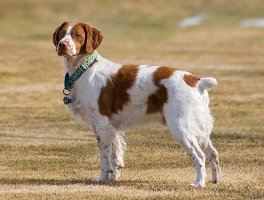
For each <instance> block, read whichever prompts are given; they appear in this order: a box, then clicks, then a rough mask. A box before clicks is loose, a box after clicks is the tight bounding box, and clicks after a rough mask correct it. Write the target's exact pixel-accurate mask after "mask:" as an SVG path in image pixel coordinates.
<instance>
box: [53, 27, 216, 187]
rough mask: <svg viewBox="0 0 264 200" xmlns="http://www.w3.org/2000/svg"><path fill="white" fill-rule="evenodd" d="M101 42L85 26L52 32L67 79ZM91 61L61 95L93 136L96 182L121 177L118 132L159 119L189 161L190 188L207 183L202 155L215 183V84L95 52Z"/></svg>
mask: <svg viewBox="0 0 264 200" xmlns="http://www.w3.org/2000/svg"><path fill="white" fill-rule="evenodd" d="M102 39H103V36H102V33H101V32H100V31H99V30H97V29H96V28H94V27H93V26H92V25H91V24H89V23H71V22H64V23H62V25H61V26H59V27H58V28H57V29H56V30H55V32H54V34H53V43H54V45H55V46H56V52H57V54H58V55H59V56H63V61H64V67H65V70H66V72H67V73H68V76H69V77H71V76H73V75H74V73H75V72H76V71H77V70H78V68H80V66H81V64H82V63H84V62H86V60H87V59H88V60H89V59H90V57H91V55H93V56H94V54H95V53H96V51H95V50H96V48H97V47H98V46H99V45H100V43H101V41H102ZM94 58H95V59H93V60H92V61H91V62H90V63H89V66H88V67H87V70H86V71H84V72H83V73H82V74H79V77H77V78H76V79H75V80H74V83H72V86H71V87H70V89H68V90H69V91H67V92H65V95H66V97H65V98H66V100H70V101H66V103H65V104H68V107H69V110H70V113H71V114H72V115H73V116H74V118H76V119H78V120H81V121H82V122H84V123H86V124H90V125H91V126H92V127H93V130H94V132H95V135H96V139H97V142H98V146H99V150H100V157H101V175H100V177H99V178H98V179H96V182H97V183H103V182H105V181H106V180H117V179H118V178H119V176H120V168H122V167H124V148H125V142H124V139H123V134H121V133H122V132H120V131H124V130H127V129H128V128H130V127H132V126H134V125H136V124H138V123H140V122H142V120H143V119H144V118H148V117H149V116H153V115H158V116H160V117H159V118H160V121H161V122H162V123H164V122H165V124H166V125H167V126H168V128H169V130H170V132H171V134H172V135H173V136H174V137H175V138H176V140H177V141H178V142H179V144H180V145H181V146H182V147H183V148H184V149H185V150H186V152H187V153H188V154H189V155H190V156H191V157H192V159H193V164H194V165H195V168H196V172H197V178H196V180H195V182H194V183H193V184H192V185H193V186H195V187H203V186H204V185H205V176H206V171H205V157H207V158H208V159H209V162H210V166H211V169H212V182H213V183H217V182H218V181H219V161H218V153H217V151H216V149H215V148H214V147H213V145H212V143H211V140H210V138H209V136H210V133H211V131H212V128H213V118H212V116H211V114H210V110H209V97H208V92H207V89H209V88H211V87H213V86H215V85H216V84H217V82H216V80H215V79H214V78H210V77H209V78H199V77H197V76H195V75H193V74H191V73H189V72H185V71H181V70H177V69H175V68H172V67H164V66H149V65H131V64H129V65H122V64H117V63H113V62H111V61H109V60H107V59H105V58H104V57H102V56H101V55H99V54H97V53H96V56H94ZM79 71H80V70H79ZM81 71H82V70H81ZM69 77H68V78H69ZM66 89H67V88H66ZM150 139H151V138H150Z"/></svg>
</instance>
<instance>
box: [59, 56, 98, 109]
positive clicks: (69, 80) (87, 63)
mask: <svg viewBox="0 0 264 200" xmlns="http://www.w3.org/2000/svg"><path fill="white" fill-rule="evenodd" d="M97 57H98V53H97V52H96V51H94V52H93V54H92V55H90V56H89V57H88V58H86V59H85V60H84V62H83V63H81V64H80V65H79V66H78V68H77V69H76V70H75V72H74V73H73V74H72V75H71V76H70V74H69V73H68V72H67V73H66V74H65V78H64V89H63V94H64V95H65V97H64V98H63V102H64V104H65V105H67V104H69V103H72V100H71V99H70V98H69V97H68V96H69V95H70V93H71V89H72V87H73V84H74V83H75V81H77V80H78V79H79V78H80V77H81V76H82V74H83V73H84V72H86V70H87V69H88V68H89V67H91V66H92V64H93V63H94V61H95V60H96V58H97Z"/></svg>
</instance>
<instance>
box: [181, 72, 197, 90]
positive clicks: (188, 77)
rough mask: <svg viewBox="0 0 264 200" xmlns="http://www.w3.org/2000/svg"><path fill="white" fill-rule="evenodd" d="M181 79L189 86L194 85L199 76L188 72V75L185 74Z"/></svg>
mask: <svg viewBox="0 0 264 200" xmlns="http://www.w3.org/2000/svg"><path fill="white" fill-rule="evenodd" d="M183 80H184V81H185V83H186V84H187V85H189V86H190V87H195V86H196V83H197V82H198V81H199V80H200V78H199V77H197V76H194V75H192V74H188V75H187V74H185V75H184V77H183Z"/></svg>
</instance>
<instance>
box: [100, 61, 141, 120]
mask: <svg viewBox="0 0 264 200" xmlns="http://www.w3.org/2000/svg"><path fill="white" fill-rule="evenodd" d="M137 72H138V66H137V65H123V66H122V67H121V68H120V69H119V70H118V72H117V73H116V74H115V75H113V76H111V78H110V79H109V80H108V81H107V84H106V86H105V87H104V88H102V90H101V94H100V96H99V99H98V104H99V112H100V113H101V114H102V115H105V116H107V117H109V118H111V116H112V114H114V113H117V112H118V111H122V109H123V106H124V105H125V104H126V103H128V102H129V100H130V99H129V94H128V93H127V90H128V89H130V88H131V87H132V86H133V85H134V82H135V80H136V76H137Z"/></svg>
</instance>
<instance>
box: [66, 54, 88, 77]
mask: <svg viewBox="0 0 264 200" xmlns="http://www.w3.org/2000/svg"><path fill="white" fill-rule="evenodd" d="M88 56H89V54H80V55H76V56H69V57H63V65H64V68H65V70H66V72H68V73H69V74H70V75H72V74H73V72H75V70H76V69H77V68H78V66H79V65H80V64H81V63H82V62H84V60H85V59H86V58H87V57H88Z"/></svg>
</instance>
